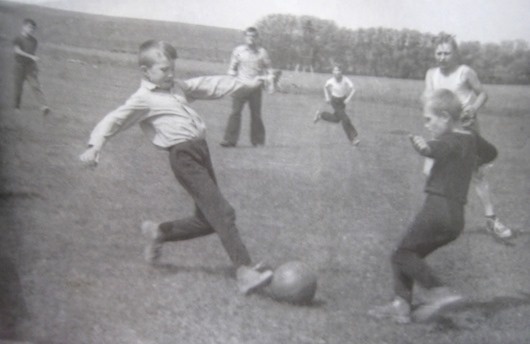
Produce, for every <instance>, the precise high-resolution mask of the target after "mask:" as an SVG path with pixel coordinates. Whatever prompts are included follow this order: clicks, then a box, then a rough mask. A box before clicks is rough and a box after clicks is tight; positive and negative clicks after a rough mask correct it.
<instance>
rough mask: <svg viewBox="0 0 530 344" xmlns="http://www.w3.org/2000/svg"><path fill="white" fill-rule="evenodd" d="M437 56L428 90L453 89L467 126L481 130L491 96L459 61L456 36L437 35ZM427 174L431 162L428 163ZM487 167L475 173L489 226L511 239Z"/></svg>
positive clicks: (490, 229)
mask: <svg viewBox="0 0 530 344" xmlns="http://www.w3.org/2000/svg"><path fill="white" fill-rule="evenodd" d="M434 54H435V58H436V61H437V62H438V66H437V67H434V68H431V69H429V70H428V71H427V74H426V76H425V91H426V92H430V91H432V90H436V89H440V88H446V89H448V90H451V91H453V92H454V93H455V94H456V96H457V97H458V99H459V100H460V102H462V106H463V107H464V110H463V114H462V116H463V124H464V125H465V126H466V128H468V129H470V130H472V131H475V132H477V133H480V127H479V123H478V118H477V114H478V111H479V110H480V109H481V108H482V107H483V106H484V104H485V103H486V101H487V100H488V95H487V93H486V91H485V90H484V88H483V87H482V84H481V83H480V80H479V79H478V77H477V74H476V73H475V71H474V70H473V69H472V68H470V67H469V66H467V65H464V64H461V63H460V61H459V54H458V45H457V43H456V41H455V39H454V37H453V36H450V35H446V34H442V35H440V36H439V37H438V42H437V44H436V49H435V53H434ZM426 166H427V167H426V173H428V169H429V165H428V164H426ZM485 173H486V166H483V167H482V168H479V169H477V170H476V171H475V173H473V179H472V180H473V182H474V185H475V190H476V192H477V195H478V196H479V198H480V200H481V201H482V204H483V205H484V215H485V217H486V228H487V229H488V230H489V231H490V232H491V233H492V234H493V235H495V236H496V237H498V238H501V239H506V238H510V237H512V236H513V232H512V230H511V229H510V228H508V227H507V226H505V225H504V224H503V223H502V222H501V221H500V220H499V218H498V217H497V216H496V215H495V209H494V206H493V201H492V197H491V192H490V188H489V184H488V181H487V179H486V174H485Z"/></svg>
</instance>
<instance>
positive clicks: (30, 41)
mask: <svg viewBox="0 0 530 344" xmlns="http://www.w3.org/2000/svg"><path fill="white" fill-rule="evenodd" d="M36 29H37V24H36V23H35V21H33V20H32V19H24V25H23V26H22V31H21V33H20V35H18V36H17V37H16V38H15V39H14V40H13V50H14V53H15V69H14V73H15V104H14V106H15V110H16V111H19V110H20V102H21V99H22V91H23V89H24V81H27V82H28V84H29V86H30V87H31V89H32V91H33V93H34V94H35V97H36V98H37V101H38V102H39V104H40V109H41V111H42V113H43V114H44V115H47V114H48V113H49V112H50V108H49V107H48V103H47V102H46V98H45V97H44V93H43V92H42V88H41V84H40V82H39V69H38V67H37V61H39V58H38V57H37V56H36V55H35V52H36V50H37V39H36V38H35V36H33V33H34V32H35V30H36Z"/></svg>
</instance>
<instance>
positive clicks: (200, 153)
mask: <svg viewBox="0 0 530 344" xmlns="http://www.w3.org/2000/svg"><path fill="white" fill-rule="evenodd" d="M176 59H177V52H176V50H175V48H174V47H173V46H171V45H170V44H168V43H166V42H163V41H156V40H150V41H147V42H144V43H143V44H142V45H141V46H140V53H139V65H140V70H141V72H142V74H143V78H142V81H141V86H140V88H139V89H138V91H136V92H135V93H134V94H133V95H132V96H130V97H129V99H128V100H127V101H126V102H125V104H123V105H122V106H120V107H118V108H117V109H116V110H114V111H112V112H110V113H109V114H107V115H106V116H105V117H104V118H103V119H102V120H101V121H100V122H99V123H98V124H97V125H96V127H95V128H94V130H93V131H92V134H91V135H90V140H89V148H88V149H87V150H86V151H85V152H84V153H83V154H82V155H81V156H80V159H81V161H83V162H84V163H85V164H87V165H94V166H95V165H97V163H98V161H99V154H100V152H101V149H102V148H103V146H104V144H105V142H106V141H107V140H108V139H109V138H110V137H112V136H114V135H115V134H117V133H118V132H120V131H123V130H125V129H127V128H129V127H131V126H132V125H133V124H134V123H139V124H140V127H141V128H142V130H143V131H144V132H145V133H146V134H147V135H148V136H149V137H150V138H151V140H152V142H153V144H154V145H155V146H157V147H158V148H161V149H164V150H167V151H168V153H169V162H170V165H171V169H172V171H173V173H174V175H175V177H176V178H177V180H178V181H179V183H180V184H181V185H182V187H183V188H184V189H185V190H186V191H187V192H188V193H189V194H190V195H191V196H192V197H193V200H194V202H195V214H194V215H193V216H190V217H187V218H183V219H179V220H172V221H167V222H161V223H155V222H152V221H146V222H144V223H143V224H142V226H141V229H142V232H143V233H144V235H146V236H147V237H148V238H149V240H150V241H149V244H148V245H147V247H146V250H145V258H146V260H147V261H148V262H149V263H151V264H156V263H157V262H158V260H159V258H160V254H161V248H162V244H163V243H164V242H167V241H181V240H189V239H193V238H197V237H202V236H205V235H209V234H213V233H216V234H217V235H218V236H219V238H220V239H221V243H222V245H223V247H224V249H225V251H226V252H227V253H228V256H229V257H230V260H231V261H232V263H233V264H234V266H235V268H236V278H237V284H238V287H239V290H240V292H241V293H243V294H248V293H250V292H252V291H254V290H256V289H258V288H260V287H263V286H264V285H266V284H267V283H269V282H270V280H271V278H272V272H271V271H270V270H267V271H260V270H259V269H258V267H257V266H252V262H251V258H250V255H249V253H248V251H247V248H246V247H245V245H244V244H243V241H242V240H241V237H240V235H239V231H238V229H237V227H236V224H235V211H234V209H233V208H232V206H231V205H230V204H229V203H228V201H227V200H226V199H225V198H224V197H223V195H222V194H221V191H220V190H219V187H218V185H217V181H216V178H215V173H214V169H213V165H212V161H211V158H210V153H209V150H208V145H207V143H206V140H205V137H206V126H205V123H204V121H203V120H202V118H201V117H200V116H199V115H198V114H197V113H196V112H195V110H193V109H192V108H191V107H190V106H189V104H188V99H189V98H202V99H214V98H219V97H221V96H223V95H225V94H232V92H239V91H241V90H243V91H245V87H240V86H241V85H240V84H238V81H234V79H233V78H232V79H230V77H225V78H224V79H222V78H219V77H213V78H212V79H211V80H210V81H212V82H208V79H207V78H196V79H192V80H191V81H178V80H175V79H174V64H175V60H176ZM227 78H228V79H227ZM223 80H228V86H227V83H223ZM234 82H235V84H234ZM258 84H259V83H256V85H258ZM220 86H222V87H220ZM226 86H227V87H226ZM201 87H202V88H201Z"/></svg>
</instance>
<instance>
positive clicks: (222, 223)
mask: <svg viewBox="0 0 530 344" xmlns="http://www.w3.org/2000/svg"><path fill="white" fill-rule="evenodd" d="M169 162H170V164H171V169H172V170H173V173H174V174H175V177H176V178H177V180H178V181H179V183H180V184H181V185H182V187H184V189H186V191H187V192H188V193H189V194H190V195H191V196H192V197H193V200H194V202H195V214H194V215H193V216H190V217H186V218H183V219H180V220H175V221H170V222H164V223H162V224H161V225H160V230H161V232H162V241H181V240H189V239H193V238H197V237H202V236H205V235H209V234H212V233H217V235H218V236H219V238H220V239H221V243H222V245H223V247H224V249H225V251H226V252H227V253H228V256H229V257H230V260H231V261H232V263H233V264H234V266H235V267H239V266H240V265H250V263H251V259H250V256H249V253H248V251H247V248H246V247H245V245H244V244H243V241H242V240H241V237H240V235H239V230H238V229H237V227H236V224H235V220H236V215H235V211H234V209H233V208H232V206H231V205H230V204H229V203H228V201H227V200H226V199H225V198H224V197H223V195H222V194H221V191H220V190H219V187H218V186H217V180H216V178H215V173H214V170H213V165H212V161H211V159H210V152H209V150H208V145H207V143H206V141H205V140H197V141H188V142H184V143H180V144H177V145H175V146H173V147H171V148H170V150H169Z"/></svg>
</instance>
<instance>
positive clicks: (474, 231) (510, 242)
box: [464, 226, 530, 247]
mask: <svg viewBox="0 0 530 344" xmlns="http://www.w3.org/2000/svg"><path fill="white" fill-rule="evenodd" d="M512 232H513V236H511V237H510V238H506V239H502V238H499V237H497V236H495V235H493V234H492V233H491V232H489V231H488V230H487V229H485V228H484V227H481V226H476V227H473V228H470V229H466V230H465V231H464V234H470V235H484V236H488V237H490V238H491V240H493V241H495V242H496V243H498V244H501V245H504V246H509V247H514V246H516V245H517V244H518V243H519V242H522V241H524V240H523V238H524V237H529V235H530V233H528V232H525V231H521V230H513V229H512Z"/></svg>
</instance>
